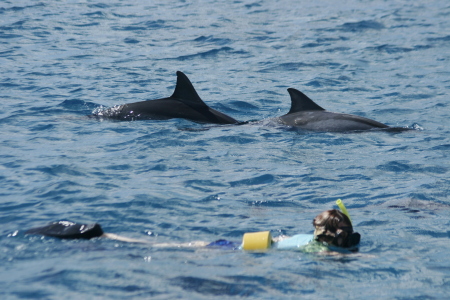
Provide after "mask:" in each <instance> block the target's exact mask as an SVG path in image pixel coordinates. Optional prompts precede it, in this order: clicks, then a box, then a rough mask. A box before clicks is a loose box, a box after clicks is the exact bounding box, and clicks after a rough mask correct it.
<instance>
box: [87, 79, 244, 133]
mask: <svg viewBox="0 0 450 300" xmlns="http://www.w3.org/2000/svg"><path fill="white" fill-rule="evenodd" d="M95 116H96V117H100V118H111V119H118V120H149V119H152V120H168V119H173V118H182V119H187V120H191V121H194V122H199V123H214V124H236V123H238V121H236V120H235V119H233V118H232V117H229V116H227V115H225V114H223V113H221V112H218V111H217V110H214V109H212V108H211V107H209V106H208V105H206V103H205V102H203V100H202V99H201V98H200V97H199V95H198V94H197V92H196V91H195V89H194V86H193V85H192V83H191V82H190V80H189V78H187V76H186V75H185V74H184V73H182V72H180V71H178V72H177V85H176V87H175V91H174V92H173V94H172V96H170V97H168V98H162V99H156V100H147V101H141V102H135V103H129V104H124V105H120V106H115V107H112V108H108V109H106V110H103V111H100V112H98V113H96V114H95Z"/></svg>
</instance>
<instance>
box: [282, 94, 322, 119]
mask: <svg viewBox="0 0 450 300" xmlns="http://www.w3.org/2000/svg"><path fill="white" fill-rule="evenodd" d="M288 92H289V95H291V110H290V111H289V112H288V114H292V113H295V112H299V111H304V110H325V109H323V108H322V107H320V106H319V105H317V104H316V103H315V102H314V101H312V100H311V99H309V98H308V96H306V95H305V94H303V93H302V92H300V91H299V90H296V89H288Z"/></svg>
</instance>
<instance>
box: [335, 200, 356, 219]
mask: <svg viewBox="0 0 450 300" xmlns="http://www.w3.org/2000/svg"><path fill="white" fill-rule="evenodd" d="M336 204H337V206H339V209H340V210H341V211H342V213H343V214H344V215H346V216H347V217H348V219H349V220H350V223H351V222H352V219H351V218H350V214H349V213H348V211H347V208H346V207H345V205H344V202H342V200H341V199H337V200H336Z"/></svg>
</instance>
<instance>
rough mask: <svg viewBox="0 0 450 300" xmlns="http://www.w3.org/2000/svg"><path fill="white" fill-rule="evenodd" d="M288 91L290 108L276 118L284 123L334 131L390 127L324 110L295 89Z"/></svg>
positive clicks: (354, 116) (304, 127)
mask: <svg viewBox="0 0 450 300" xmlns="http://www.w3.org/2000/svg"><path fill="white" fill-rule="evenodd" d="M288 92H289V94H290V95H291V101H292V104H291V110H290V111H289V112H288V113H287V114H285V115H284V116H281V117H278V118H277V119H278V121H279V122H281V123H282V124H284V125H287V126H292V127H297V128H301V129H306V130H314V131H334V132H344V131H359V130H369V129H374V128H380V129H387V128H391V127H389V126H388V125H385V124H383V123H380V122H377V121H374V120H371V119H367V118H364V117H360V116H356V115H350V114H342V113H334V112H330V111H326V110H325V109H323V108H322V107H320V106H319V105H317V104H316V103H315V102H314V101H312V100H311V99H309V98H308V97H307V96H306V95H305V94H303V93H302V92H300V91H298V90H296V89H292V88H290V89H288Z"/></svg>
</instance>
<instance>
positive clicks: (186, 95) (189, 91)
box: [170, 71, 207, 107]
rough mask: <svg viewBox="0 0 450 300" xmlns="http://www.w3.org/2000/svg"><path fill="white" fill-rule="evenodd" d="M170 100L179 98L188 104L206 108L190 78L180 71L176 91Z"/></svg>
mask: <svg viewBox="0 0 450 300" xmlns="http://www.w3.org/2000/svg"><path fill="white" fill-rule="evenodd" d="M170 98H177V99H178V100H180V101H182V102H188V103H190V104H195V105H196V106H199V105H200V106H205V107H207V105H206V103H205V102H203V100H202V99H201V98H200V96H199V95H198V94H197V91H196V90H195V88H194V86H193V85H192V83H191V81H190V80H189V78H188V77H187V76H186V75H185V74H184V73H183V72H180V71H177V85H176V86H175V91H174V92H173V94H172V96H170Z"/></svg>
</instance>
